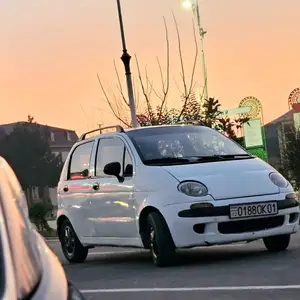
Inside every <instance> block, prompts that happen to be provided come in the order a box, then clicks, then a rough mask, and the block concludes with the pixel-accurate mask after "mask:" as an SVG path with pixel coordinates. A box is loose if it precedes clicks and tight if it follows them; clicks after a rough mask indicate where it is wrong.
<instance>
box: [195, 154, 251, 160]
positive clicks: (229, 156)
mask: <svg viewBox="0 0 300 300" xmlns="http://www.w3.org/2000/svg"><path fill="white" fill-rule="evenodd" d="M195 158H197V160H198V161H203V160H223V159H224V160H226V159H245V158H254V156H252V155H250V154H215V155H206V156H195Z"/></svg>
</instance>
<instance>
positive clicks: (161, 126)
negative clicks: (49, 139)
mask: <svg viewBox="0 0 300 300" xmlns="http://www.w3.org/2000/svg"><path fill="white" fill-rule="evenodd" d="M187 126H199V127H205V126H203V125H196V124H195V125H194V124H174V125H173V124H170V125H151V126H141V127H135V128H122V127H120V128H122V131H113V132H104V133H99V134H95V135H93V136H91V137H88V138H85V139H83V140H80V139H79V140H78V142H77V143H76V144H78V143H81V142H89V141H93V140H94V139H95V138H99V137H105V136H110V135H119V134H122V133H126V132H128V133H129V132H134V131H140V130H148V129H153V128H167V127H187ZM116 127H117V126H116ZM99 130H100V129H99Z"/></svg>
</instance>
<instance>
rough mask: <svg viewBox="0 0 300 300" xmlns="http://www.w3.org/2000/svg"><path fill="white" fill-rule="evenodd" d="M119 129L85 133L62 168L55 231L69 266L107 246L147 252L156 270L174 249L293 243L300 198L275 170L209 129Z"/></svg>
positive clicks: (171, 258) (270, 247) (280, 246)
mask: <svg viewBox="0 0 300 300" xmlns="http://www.w3.org/2000/svg"><path fill="white" fill-rule="evenodd" d="M108 128H111V127H108ZM114 128H116V132H110V133H103V134H100V135H97V136H94V137H90V138H87V139H86V135H87V134H90V133H92V132H96V131H97V130H99V129H97V130H94V131H91V132H88V133H86V134H84V135H82V137H81V138H80V141H79V142H77V143H76V144H75V145H74V147H73V148H72V150H71V151H70V154H69V156H68V158H67V160H66V162H65V165H64V168H63V170H62V174H61V178H60V181H59V185H58V215H57V229H58V233H59V238H60V241H61V245H62V249H63V252H64V255H65V256H66V258H67V259H68V260H69V261H70V262H82V261H84V260H85V259H86V257H87V254H88V249H89V248H92V247H94V246H100V245H101V246H103V245H110V246H112V245H113V246H121V247H127V246H129V247H143V248H146V249H150V252H151V255H152V259H153V261H154V263H155V264H156V265H158V266H167V265H170V264H172V263H173V262H174V258H175V250H176V248H191V247H197V246H210V245H217V244H229V243H233V242H238V241H252V240H257V239H260V238H262V239H263V240H264V243H265V246H266V248H267V249H268V250H269V251H282V250H285V249H286V248H287V247H288V245H289V242H290V235H291V234H293V233H295V232H297V230H298V227H299V202H298V201H297V198H296V194H295V193H294V191H293V188H292V186H291V185H290V184H289V182H288V181H287V180H286V179H285V178H284V177H283V176H282V175H281V174H279V173H278V172H277V171H276V170H275V169H274V168H272V167H271V166H270V165H268V164H267V163H265V162H264V161H262V160H260V159H259V158H256V157H254V156H252V155H251V154H249V153H248V152H246V151H245V150H244V149H243V148H242V147H240V146H239V145H238V144H236V143H235V142H233V141H232V140H230V139H229V138H227V137H225V136H224V135H222V134H221V133H219V132H218V131H216V130H214V129H211V128H207V127H203V126H193V125H182V126H181V125H173V126H152V127H143V128H134V129H126V130H124V129H123V128H121V127H120V126H115V127H114ZM103 129H104V128H102V130H103Z"/></svg>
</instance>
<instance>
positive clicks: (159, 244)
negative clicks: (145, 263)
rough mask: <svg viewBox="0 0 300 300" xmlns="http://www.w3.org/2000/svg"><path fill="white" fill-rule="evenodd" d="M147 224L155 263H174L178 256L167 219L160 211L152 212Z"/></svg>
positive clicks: (162, 265)
mask: <svg viewBox="0 0 300 300" xmlns="http://www.w3.org/2000/svg"><path fill="white" fill-rule="evenodd" d="M147 225H148V226H147V229H148V239H149V240H148V241H149V248H150V253H151V257H152V261H153V263H154V264H155V265H156V266H158V267H166V266H171V265H173V264H174V262H175V256H176V253H175V245H174V242H173V239H172V236H171V233H170V230H169V228H168V225H167V223H166V221H165V219H164V218H163V216H162V215H161V214H160V213H159V212H151V213H150V214H149V215H148V223H147Z"/></svg>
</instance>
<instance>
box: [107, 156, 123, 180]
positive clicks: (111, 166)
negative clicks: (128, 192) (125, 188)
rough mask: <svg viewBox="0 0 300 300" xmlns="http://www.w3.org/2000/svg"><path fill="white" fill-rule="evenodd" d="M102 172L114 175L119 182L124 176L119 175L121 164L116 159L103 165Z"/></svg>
mask: <svg viewBox="0 0 300 300" xmlns="http://www.w3.org/2000/svg"><path fill="white" fill-rule="evenodd" d="M103 172H104V174H106V175H112V176H116V177H117V178H118V180H119V181H120V182H123V181H124V178H123V177H122V176H120V173H121V164H120V163H119V162H117V161H114V162H111V163H108V164H106V165H105V166H104V169H103Z"/></svg>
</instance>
